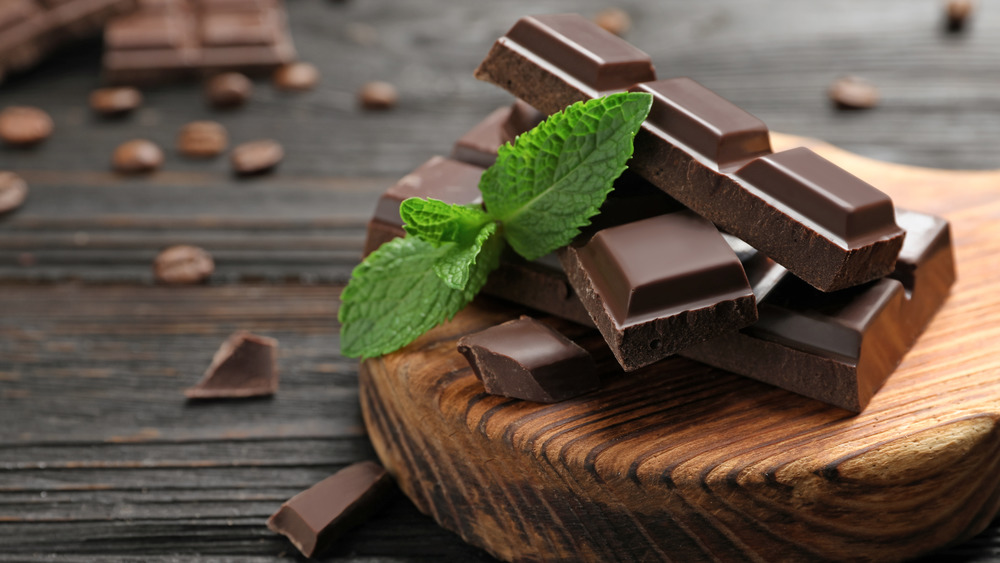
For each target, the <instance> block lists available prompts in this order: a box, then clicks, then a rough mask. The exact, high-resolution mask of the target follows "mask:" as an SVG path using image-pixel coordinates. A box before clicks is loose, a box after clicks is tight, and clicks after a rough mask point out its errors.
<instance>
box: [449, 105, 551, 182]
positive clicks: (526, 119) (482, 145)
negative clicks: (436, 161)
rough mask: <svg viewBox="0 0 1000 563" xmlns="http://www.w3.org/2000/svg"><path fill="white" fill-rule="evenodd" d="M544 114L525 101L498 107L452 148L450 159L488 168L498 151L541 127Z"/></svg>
mask: <svg viewBox="0 0 1000 563" xmlns="http://www.w3.org/2000/svg"><path fill="white" fill-rule="evenodd" d="M543 119H545V115H543V114H542V113H541V112H539V111H538V110H536V109H535V108H533V107H531V106H529V105H528V104H526V103H524V102H522V101H521V100H517V101H515V102H514V103H513V104H512V105H510V106H504V107H501V108H497V109H496V110H495V111H493V113H491V114H490V115H488V116H487V117H486V119H484V120H482V121H480V122H479V123H477V124H476V126H475V127H473V128H472V129H470V130H469V131H468V132H467V133H465V134H464V135H462V136H461V137H460V138H459V139H458V141H456V142H455V145H454V146H453V147H452V149H451V158H453V159H455V160H460V161H462V162H466V163H468V164H473V165H475V166H480V167H482V168H489V167H490V166H492V165H493V163H494V162H496V160H497V149H499V148H500V146H501V145H503V144H504V143H513V142H514V139H516V138H517V136H518V135H520V134H521V133H524V132H525V131H528V130H529V129H531V128H533V127H534V126H536V125H538V124H539V123H540V122H541V121H542V120H543Z"/></svg>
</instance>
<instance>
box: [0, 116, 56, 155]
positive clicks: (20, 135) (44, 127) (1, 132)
mask: <svg viewBox="0 0 1000 563" xmlns="http://www.w3.org/2000/svg"><path fill="white" fill-rule="evenodd" d="M52 129H53V124H52V118H51V117H49V114H47V113H45V112H44V111H42V110H40V109H38V108H33V107H28V106H9V107H7V108H4V110H3V111H0V140H3V142H4V143H6V144H8V145H10V146H13V147H30V146H32V145H37V144H38V143H40V142H42V141H44V140H45V139H48V138H49V136H50V135H52Z"/></svg>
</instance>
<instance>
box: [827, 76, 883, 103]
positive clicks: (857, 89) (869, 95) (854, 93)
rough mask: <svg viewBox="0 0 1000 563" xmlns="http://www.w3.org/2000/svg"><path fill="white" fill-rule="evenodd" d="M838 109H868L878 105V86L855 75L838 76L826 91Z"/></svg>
mask: <svg viewBox="0 0 1000 563" xmlns="http://www.w3.org/2000/svg"><path fill="white" fill-rule="evenodd" d="M827 94H828V95H829V96H830V101H831V102H833V105H835V106H836V107H837V108H838V109H870V108H873V107H875V106H877V105H878V99H879V93H878V88H876V87H875V86H874V85H872V84H871V83H870V82H868V81H866V80H862V79H861V78H858V77H856V76H845V77H844V78H838V79H837V80H835V81H834V82H833V84H831V85H830V89H829V90H828V91H827Z"/></svg>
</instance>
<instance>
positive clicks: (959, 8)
mask: <svg viewBox="0 0 1000 563" xmlns="http://www.w3.org/2000/svg"><path fill="white" fill-rule="evenodd" d="M973 8H974V6H973V3H972V0H948V4H947V5H946V6H945V20H944V23H945V29H946V30H948V31H949V32H951V33H959V32H961V31H963V30H964V29H965V27H966V24H967V23H968V22H969V17H970V16H971V15H972V10H973Z"/></svg>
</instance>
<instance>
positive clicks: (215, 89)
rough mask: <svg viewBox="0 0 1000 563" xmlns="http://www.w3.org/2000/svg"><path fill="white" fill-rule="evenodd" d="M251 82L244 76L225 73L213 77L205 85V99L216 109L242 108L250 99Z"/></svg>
mask: <svg viewBox="0 0 1000 563" xmlns="http://www.w3.org/2000/svg"><path fill="white" fill-rule="evenodd" d="M252 92H253V82H250V79H249V78H247V77H246V75H245V74H240V73H238V72H226V73H223V74H219V75H216V76H213V77H212V78H210V79H209V81H208V83H207V84H205V98H206V99H207V100H208V103H209V104H211V105H212V106H213V107H217V108H234V107H238V106H242V105H243V104H245V103H246V102H247V100H249V99H250V94H251V93H252Z"/></svg>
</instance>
